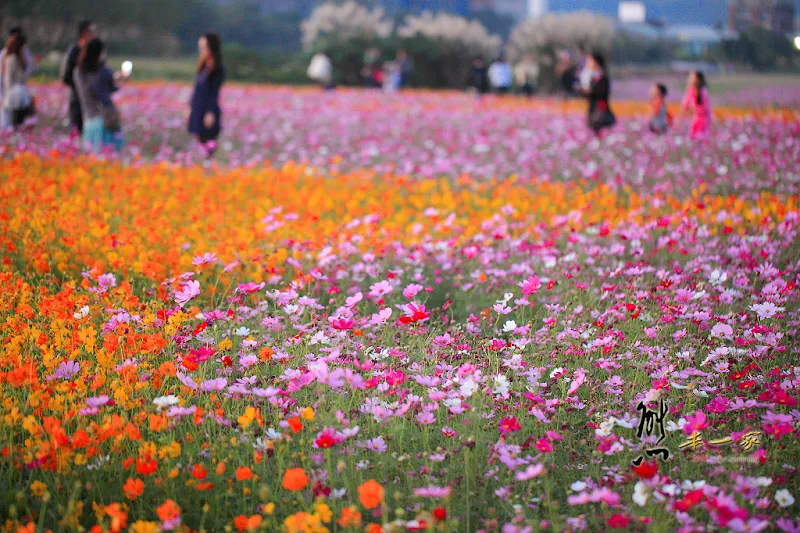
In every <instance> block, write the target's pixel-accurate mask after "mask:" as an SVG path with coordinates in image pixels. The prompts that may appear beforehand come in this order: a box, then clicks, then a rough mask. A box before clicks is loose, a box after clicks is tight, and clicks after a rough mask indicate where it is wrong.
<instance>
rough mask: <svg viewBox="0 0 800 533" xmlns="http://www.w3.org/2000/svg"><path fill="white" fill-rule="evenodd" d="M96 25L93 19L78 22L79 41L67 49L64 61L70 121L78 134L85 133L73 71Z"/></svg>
mask: <svg viewBox="0 0 800 533" xmlns="http://www.w3.org/2000/svg"><path fill="white" fill-rule="evenodd" d="M95 33H96V27H95V25H94V22H92V21H91V20H83V21H81V23H80V24H78V42H76V43H75V44H73V45H72V46H71V47H70V48H69V50H68V51H67V56H66V61H65V62H64V63H63V65H64V67H63V72H62V73H61V79H62V81H63V82H64V85H66V86H68V87H69V88H70V95H69V123H70V125H71V126H72V127H73V128H75V129H76V130H77V132H78V134H81V133H83V111H81V101H80V99H79V98H78V90H77V89H76V88H75V80H74V78H73V76H72V75H73V73H74V72H75V67H77V66H78V57H79V56H80V54H81V50H82V49H83V47H84V46H86V43H88V42H89V41H91V40H92V39H94V36H95Z"/></svg>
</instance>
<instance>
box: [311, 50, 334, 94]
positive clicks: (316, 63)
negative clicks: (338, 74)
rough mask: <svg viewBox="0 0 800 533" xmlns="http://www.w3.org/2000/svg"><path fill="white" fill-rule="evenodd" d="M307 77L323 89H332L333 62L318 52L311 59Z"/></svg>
mask: <svg viewBox="0 0 800 533" xmlns="http://www.w3.org/2000/svg"><path fill="white" fill-rule="evenodd" d="M306 75H307V76H308V78H309V79H310V80H312V81H315V82H317V83H318V84H319V85H320V87H322V88H323V89H331V88H332V87H333V85H332V83H331V82H332V80H333V66H332V65H331V60H330V59H329V58H328V56H326V55H325V54H324V53H322V52H317V53H316V54H314V57H312V58H311V63H309V65H308V70H306Z"/></svg>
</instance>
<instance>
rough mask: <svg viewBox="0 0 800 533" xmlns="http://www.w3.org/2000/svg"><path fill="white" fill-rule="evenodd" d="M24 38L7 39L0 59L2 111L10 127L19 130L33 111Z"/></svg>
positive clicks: (14, 36) (21, 36)
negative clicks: (27, 83)
mask: <svg viewBox="0 0 800 533" xmlns="http://www.w3.org/2000/svg"><path fill="white" fill-rule="evenodd" d="M24 50H25V36H24V35H21V34H18V35H12V36H11V37H9V38H8V42H7V44H6V47H5V50H4V51H5V54H3V57H2V59H0V72H2V94H3V99H2V110H3V114H4V115H7V116H10V119H11V120H10V124H9V125H10V126H11V127H13V128H14V129H17V128H19V127H20V126H21V125H22V124H23V123H24V122H25V119H26V118H27V117H28V115H30V114H31V112H32V110H33V98H32V97H31V93H30V91H29V90H28V87H27V85H26V82H27V80H28V64H27V60H26V58H25V53H24Z"/></svg>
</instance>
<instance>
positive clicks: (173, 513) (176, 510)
mask: <svg viewBox="0 0 800 533" xmlns="http://www.w3.org/2000/svg"><path fill="white" fill-rule="evenodd" d="M156 514H157V515H158V518H160V519H161V521H162V522H167V521H169V520H172V519H174V518H177V517H178V516H179V515H180V514H181V508H180V507H178V504H177V503H175V502H174V501H172V500H167V501H165V502H164V503H163V504H161V505H159V506H158V507H156Z"/></svg>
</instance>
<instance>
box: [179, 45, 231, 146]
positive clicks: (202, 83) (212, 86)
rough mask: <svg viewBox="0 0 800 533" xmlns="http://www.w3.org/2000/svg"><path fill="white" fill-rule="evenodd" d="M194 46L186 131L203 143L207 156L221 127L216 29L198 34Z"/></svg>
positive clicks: (220, 67) (221, 70) (219, 49)
mask: <svg viewBox="0 0 800 533" xmlns="http://www.w3.org/2000/svg"><path fill="white" fill-rule="evenodd" d="M197 48H198V52H199V58H198V60H197V78H196V80H195V84H194V93H193V94H192V102H191V110H190V113H189V125H188V130H189V133H190V134H192V135H194V137H195V138H196V139H197V140H198V141H199V142H200V143H202V144H203V146H204V147H205V149H206V153H207V156H208V157H211V156H212V155H213V153H214V151H215V150H216V140H217V137H219V133H220V131H221V130H222V120H221V119H222V110H221V109H220V106H219V93H220V89H221V88H222V84H223V82H224V81H225V67H224V66H223V65H222V40H221V39H220V38H219V35H217V34H216V33H206V34H204V35H203V36H202V37H200V39H199V41H198V43H197Z"/></svg>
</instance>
